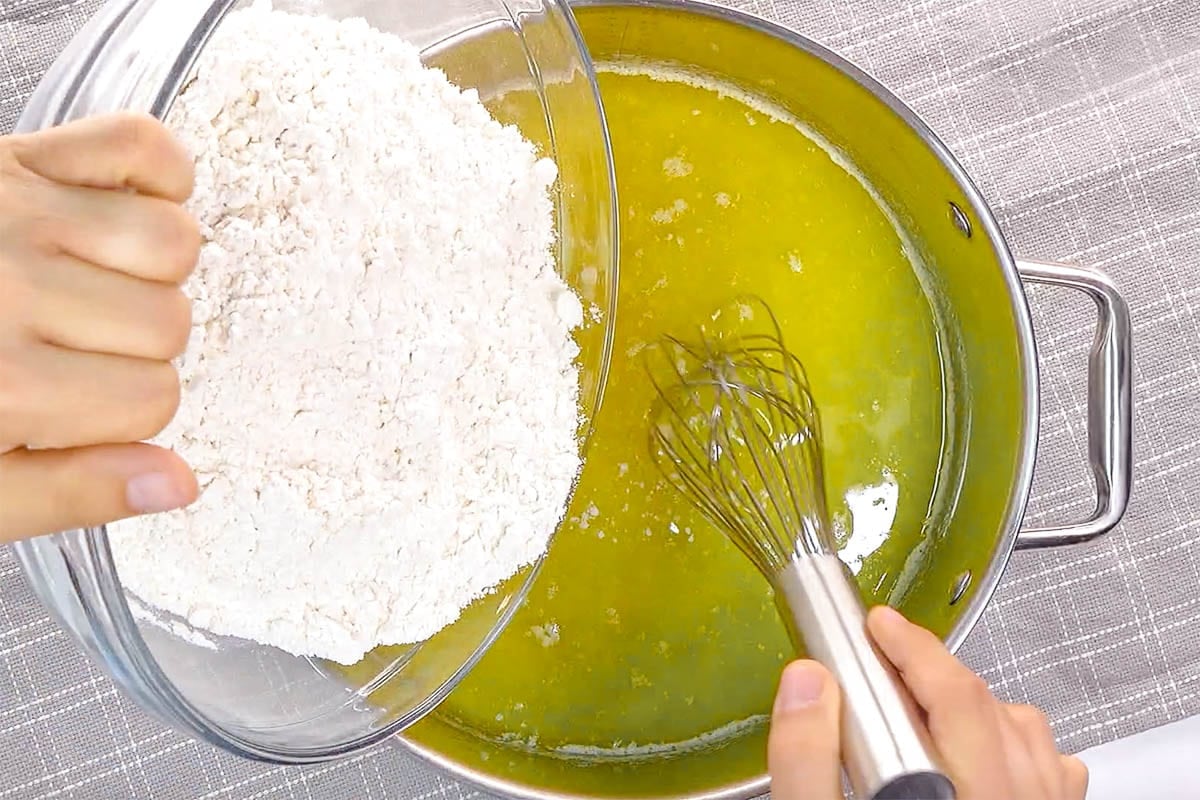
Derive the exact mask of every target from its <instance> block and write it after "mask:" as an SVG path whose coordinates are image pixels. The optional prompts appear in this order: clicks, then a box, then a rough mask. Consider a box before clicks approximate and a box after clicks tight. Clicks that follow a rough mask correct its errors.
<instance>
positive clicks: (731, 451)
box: [647, 298, 829, 574]
mask: <svg viewBox="0 0 1200 800" xmlns="http://www.w3.org/2000/svg"><path fill="white" fill-rule="evenodd" d="M727 312H728V313H727ZM713 318H714V320H716V319H721V320H730V319H732V320H734V321H735V323H737V326H736V329H735V330H734V331H733V332H723V333H719V334H713V333H712V332H710V331H707V330H702V331H701V336H700V338H699V341H698V343H696V344H688V343H685V342H683V341H681V340H679V339H676V338H674V337H667V338H664V339H663V340H662V342H661V343H660V345H659V347H658V348H657V349H656V350H655V351H652V356H651V357H650V359H649V360H648V362H647V363H648V366H649V371H650V376H651V379H652V382H653V384H654V387H655V390H656V393H657V395H658V400H657V402H656V404H655V411H654V417H653V424H652V425H651V431H650V439H651V442H650V444H651V452H652V455H653V456H654V458H655V460H656V462H657V463H658V465H659V467H660V469H661V470H662V472H663V473H664V475H665V476H666V477H667V479H668V480H669V481H670V483H671V484H672V485H674V486H675V487H676V488H677V489H679V490H680V491H682V492H683V493H684V494H685V495H686V496H687V497H688V498H689V499H690V500H691V501H692V503H693V504H694V505H696V506H697V508H699V510H700V511H701V512H702V513H704V514H705V516H707V517H708V518H709V519H710V521H712V522H714V523H715V524H717V525H718V526H720V527H722V528H723V529H725V530H726V531H728V532H730V533H731V536H730V538H731V540H732V541H733V542H734V544H735V545H737V547H738V548H739V549H740V550H741V551H742V552H743V553H745V554H746V555H747V556H748V557H749V558H750V559H751V560H752V561H753V562H754V563H755V565H756V566H758V567H759V568H760V569H762V570H763V571H764V572H767V573H768V574H770V573H772V572H774V571H776V570H778V569H779V568H780V567H782V566H783V565H784V564H785V563H787V562H788V561H789V560H790V559H791V557H792V555H793V553H794V552H796V550H797V549H800V550H802V551H805V552H820V551H822V550H823V549H825V548H826V546H827V545H828V542H827V538H828V535H829V534H828V524H827V520H826V509H825V498H824V485H823V482H822V478H823V475H822V470H821V463H820V462H821V456H820V443H819V440H818V437H819V426H820V420H819V418H818V416H817V410H816V406H815V404H814V403H813V400H812V395H811V392H810V390H809V388H808V379H807V376H806V374H805V372H804V368H803V365H802V364H801V363H800V361H799V360H798V359H797V358H796V357H795V356H794V355H793V354H791V353H790V352H788V350H787V349H786V348H785V346H784V344H783V337H782V333H781V331H780V328H779V324H778V322H777V320H776V319H775V317H774V315H773V314H772V312H771V311H770V309H769V308H768V307H767V306H766V304H765V303H763V302H762V301H761V300H758V299H757V298H739V299H738V300H737V301H735V303H734V304H731V306H729V307H728V308H727V309H723V310H722V311H719V312H718V313H717V314H714V315H713ZM747 321H754V322H757V323H759V324H760V327H765V330H756V331H749V330H746V328H747V327H748V326H747V325H745V324H742V323H745V322H747ZM764 322H765V326H762V325H761V323H764ZM664 364H665V366H664Z"/></svg>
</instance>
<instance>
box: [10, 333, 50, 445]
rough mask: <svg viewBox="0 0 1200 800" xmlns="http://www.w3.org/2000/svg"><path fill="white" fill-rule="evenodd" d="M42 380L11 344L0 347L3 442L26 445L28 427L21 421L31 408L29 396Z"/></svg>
mask: <svg viewBox="0 0 1200 800" xmlns="http://www.w3.org/2000/svg"><path fill="white" fill-rule="evenodd" d="M39 386H40V381H38V378H37V376H36V375H35V374H34V373H33V372H32V371H31V370H30V369H29V367H28V364H27V362H26V361H25V359H22V358H21V357H20V356H19V355H18V354H17V353H16V352H14V351H13V350H11V349H8V348H0V444H3V445H5V446H6V447H11V446H15V445H27V444H30V443H29V442H27V441H25V438H26V437H27V436H28V431H27V430H25V426H24V425H23V424H22V422H21V421H22V420H24V419H25V418H26V414H27V411H28V408H29V404H28V400H27V399H28V397H29V395H30V393H36V392H37V391H38V390H39V389H38V387H39Z"/></svg>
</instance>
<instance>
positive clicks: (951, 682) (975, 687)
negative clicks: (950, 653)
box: [946, 667, 993, 708]
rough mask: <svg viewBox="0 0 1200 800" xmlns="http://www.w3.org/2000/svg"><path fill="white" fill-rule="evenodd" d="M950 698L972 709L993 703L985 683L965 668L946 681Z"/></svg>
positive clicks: (990, 692) (990, 691)
mask: <svg viewBox="0 0 1200 800" xmlns="http://www.w3.org/2000/svg"><path fill="white" fill-rule="evenodd" d="M946 684H947V686H948V687H949V692H948V694H950V695H951V696H953V697H954V701H955V702H956V703H962V704H964V705H969V706H971V707H974V708H978V707H980V706H985V705H988V704H990V703H992V702H993V698H992V690H991V688H990V687H989V686H988V685H987V681H985V680H984V679H983V678H981V677H979V676H978V675H976V674H975V673H974V672H971V671H970V670H968V669H966V668H965V667H964V668H962V669H960V670H956V671H955V674H954V675H952V676H949V677H948V679H947V681H946Z"/></svg>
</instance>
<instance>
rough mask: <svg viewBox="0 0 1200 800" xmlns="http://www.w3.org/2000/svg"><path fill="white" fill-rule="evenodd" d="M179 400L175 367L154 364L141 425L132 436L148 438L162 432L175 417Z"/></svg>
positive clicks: (165, 364)
mask: <svg viewBox="0 0 1200 800" xmlns="http://www.w3.org/2000/svg"><path fill="white" fill-rule="evenodd" d="M179 400H180V387H179V373H178V372H177V371H176V370H175V367H173V366H172V365H170V364H167V363H161V364H156V365H154V367H153V371H152V373H151V377H150V379H149V388H148V396H147V398H146V411H145V414H144V415H143V417H142V423H143V427H142V429H141V430H140V431H139V432H138V434H137V436H135V437H134V438H137V439H150V438H152V437H154V436H157V435H158V434H160V433H162V431H163V429H164V428H166V427H167V425H169V424H171V420H172V419H174V418H175V412H176V411H178V410H179Z"/></svg>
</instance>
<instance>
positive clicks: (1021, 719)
mask: <svg viewBox="0 0 1200 800" xmlns="http://www.w3.org/2000/svg"><path fill="white" fill-rule="evenodd" d="M1009 708H1010V711H1011V713H1012V715H1013V717H1014V718H1015V719H1016V721H1017V723H1018V724H1019V725H1020V726H1021V727H1023V728H1025V729H1026V730H1029V731H1035V732H1038V733H1046V732H1049V731H1050V718H1049V717H1047V716H1046V714H1045V712H1043V711H1042V710H1041V709H1040V708H1037V707H1036V706H1030V705H1014V706H1010V707H1009Z"/></svg>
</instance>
